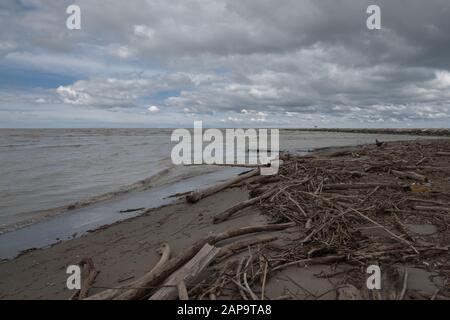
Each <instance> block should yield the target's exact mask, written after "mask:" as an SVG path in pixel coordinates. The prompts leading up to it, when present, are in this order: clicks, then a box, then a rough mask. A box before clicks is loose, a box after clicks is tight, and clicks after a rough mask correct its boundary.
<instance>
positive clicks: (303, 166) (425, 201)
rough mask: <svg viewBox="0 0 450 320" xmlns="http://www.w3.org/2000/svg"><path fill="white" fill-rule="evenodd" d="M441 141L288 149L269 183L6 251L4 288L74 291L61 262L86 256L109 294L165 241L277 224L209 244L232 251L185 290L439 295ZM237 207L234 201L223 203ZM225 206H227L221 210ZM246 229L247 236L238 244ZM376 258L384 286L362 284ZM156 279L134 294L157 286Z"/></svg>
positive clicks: (13, 294) (12, 292) (444, 262)
mask: <svg viewBox="0 0 450 320" xmlns="http://www.w3.org/2000/svg"><path fill="white" fill-rule="evenodd" d="M418 150H420V152H418ZM449 151H450V144H449V141H448V140H445V139H442V140H422V139H419V140H416V141H410V142H387V143H386V142H385V143H382V144H381V145H380V146H376V145H375V144H373V143H372V144H370V145H361V146H353V147H343V148H326V149H322V150H320V151H317V152H315V153H313V154H306V155H305V154H302V155H298V154H297V155H296V154H285V155H284V160H283V161H284V163H283V165H282V167H281V169H280V172H279V174H278V176H276V177H271V178H267V179H268V180H266V181H264V179H262V178H261V177H252V178H250V179H246V180H244V181H242V183H238V184H234V185H232V186H230V187H228V188H226V189H224V190H221V191H219V192H216V193H214V194H211V195H208V196H206V197H204V198H203V199H201V200H200V201H198V202H196V203H188V202H186V200H185V197H184V195H181V196H180V197H179V198H178V199H177V200H175V201H174V202H173V203H168V204H165V205H163V206H162V207H157V208H144V209H143V210H140V211H139V212H138V214H137V215H136V216H134V217H130V218H124V219H122V221H117V222H113V223H111V224H109V225H105V226H103V227H99V228H96V229H95V230H92V231H89V232H87V233H84V234H83V235H81V236H76V237H74V239H71V240H67V241H59V242H58V243H56V244H52V245H50V246H48V247H46V248H42V249H36V250H28V251H26V252H22V253H21V254H20V255H19V256H18V257H16V258H14V259H9V260H6V261H3V262H2V263H1V264H0V274H1V278H0V298H2V299H69V298H70V297H72V295H73V292H72V291H71V290H68V289H67V287H66V279H67V276H68V275H67V273H66V268H67V266H69V265H73V264H78V263H80V261H81V260H83V259H92V262H93V264H94V266H95V269H96V270H97V271H98V272H99V273H98V275H97V276H96V278H95V280H94V281H93V282H92V283H91V284H90V285H89V296H94V297H95V294H97V293H101V292H104V291H105V290H113V292H114V294H116V295H117V294H118V293H119V292H120V293H123V292H124V291H127V290H130V286H132V284H133V283H139V280H140V279H141V277H142V276H143V275H145V274H146V273H148V272H149V270H151V269H152V267H153V266H155V265H156V264H157V263H158V261H159V260H160V255H159V253H158V250H159V249H160V248H161V246H162V244H163V243H166V244H167V245H168V246H169V247H170V251H171V257H172V259H175V260H176V259H177V258H178V257H181V256H183V255H185V254H186V253H187V252H189V250H190V249H192V248H194V247H195V245H196V244H198V243H199V241H200V242H201V240H202V239H205V238H207V239H211V238H208V237H211V235H217V234H221V232H229V231H230V230H237V229H242V228H245V227H255V226H280V227H276V228H279V230H276V231H270V232H265V231H259V232H255V233H251V234H243V235H241V236H239V237H238V238H236V239H233V238H232V237H231V238H227V239H224V240H223V241H219V242H218V243H217V244H216V243H214V244H212V243H211V245H213V246H217V247H218V248H222V249H223V248H228V251H227V253H226V254H224V253H223V252H224V251H223V250H222V253H218V254H219V258H217V259H216V261H212V262H211V263H210V265H208V266H206V270H207V272H205V274H204V275H203V276H202V278H201V279H200V280H198V282H196V283H195V284H190V286H189V287H188V292H189V296H190V298H193V299H215V298H223V299H237V298H238V299H241V298H243V297H244V296H245V297H246V298H249V299H252V298H254V295H256V296H257V297H258V298H264V299H271V300H273V299H393V298H396V299H398V298H400V297H401V298H402V299H430V298H434V299H445V298H447V297H449V295H448V294H449V292H448V286H447V287H446V283H447V284H448V279H449V269H448V265H449V253H448V236H449V232H448V230H447V227H446V226H447V223H448V214H449V212H448V208H449V207H450V205H449V203H450V198H449V197H448V194H449V183H450V182H449V177H450V176H449V173H450V171H449V170H450V169H449V167H448V163H449V161H448V158H449V157H448V154H447V153H448V152H449ZM318 170H319V171H318ZM320 170H322V171H320ZM399 172H400V173H399ZM405 172H407V173H408V174H406V175H405ZM411 172H413V173H414V174H413V173H411ZM222 178H223V177H222ZM362 184H364V185H365V186H364V187H362ZM349 186H350V187H349ZM355 186H356V187H355ZM287 188H290V189H289V192H288V193H285V192H286V191H287ZM291 188H292V189H291ZM333 188H334V189H333ZM200 189H201V188H200ZM327 190H328V191H327ZM268 192H272V193H270V196H268V195H267V193H268ZM305 194H312V195H313V196H312V197H315V198H313V199H309V198H308V197H307V196H305ZM257 197H260V198H258V199H257V200H258V201H255V202H254V203H253V204H251V205H245V206H242V203H246V201H247V200H248V199H249V198H250V199H254V198H257ZM317 198H318V199H319V200H320V201H319V200H317ZM404 199H415V200H413V203H412V204H411V203H409V202H408V203H405V200H404ZM300 200H301V201H300ZM382 200H385V201H384V202H383V201H382ZM388 200H389V201H388ZM408 201H411V200H408ZM414 201H416V202H418V203H416V202H414ZM381 202H383V203H384V204H382V203H381ZM346 204H347V205H346ZM349 204H350V205H349ZM235 205H238V206H239V208H240V209H239V210H235V211H233V210H232V211H230V208H234V206H235ZM336 205H337V206H336ZM430 207H431V209H430ZM346 208H347V209H346ZM350 208H352V210H356V212H354V211H352V210H350ZM361 208H362V209H361ZM336 210H338V211H336ZM339 210H342V212H341V211H339ZM380 210H381V211H380ZM390 210H391V211H390ZM224 212H228V213H229V214H227V215H225V218H223V217H224ZM230 212H232V213H231V214H230ZM358 212H359V213H358ZM380 212H382V213H380ZM217 217H222V218H221V219H217ZM262 229H264V230H267V229H265V228H262ZM248 237H249V238H248ZM246 239H247V240H246ZM248 239H253V240H252V241H253V242H252V243H253V244H251V245H249V244H248V242H247V244H248V245H244V246H242V245H241V246H240V247H239V246H236V242H237V243H239V241H241V242H242V241H244V244H245V241H249V240H248ZM255 239H256V240H255ZM305 239H306V240H305ZM233 245H234V248H235V249H234V250H231V251H230V248H233ZM230 246H231V247H230ZM237 248H238V249H237ZM196 253H197V252H193V255H195V254H196ZM192 258H193V256H190V257H187V260H186V262H188V261H190V260H191V259H192ZM169 261H170V260H169ZM299 261H300V262H299ZM372 264H377V265H378V264H379V265H380V266H381V269H382V270H383V273H382V279H383V280H382V283H383V288H382V289H381V290H376V291H371V290H368V289H367V288H366V287H365V283H366V278H367V277H368V274H367V272H366V271H367V270H366V268H367V266H369V265H372ZM182 265H183V264H181V266H182ZM237 268H241V269H242V270H244V269H245V270H246V271H245V273H244V274H246V275H245V281H246V282H247V279H248V283H246V284H244V283H243V282H242V284H236V283H235V281H236V280H234V279H235V276H236V269H237ZM175 271H176V270H172V272H168V276H166V277H164V279H163V280H166V281H167V278H169V280H170V275H171V274H173V273H174V272H175ZM384 271H386V272H384ZM238 274H239V272H238ZM85 276H86V275H85ZM239 279H242V278H240V277H239ZM162 282H163V281H160V282H159V283H157V284H156V285H155V286H154V288H149V289H148V290H147V292H146V293H145V294H144V295H143V296H141V297H139V298H148V297H149V296H150V295H151V293H153V294H154V293H155V291H157V290H158V289H161V286H162ZM238 283H241V282H240V280H238ZM127 286H128V287H127ZM240 286H243V288H242V287H240ZM405 287H406V289H405V290H403V288H405ZM374 292H375V293H374Z"/></svg>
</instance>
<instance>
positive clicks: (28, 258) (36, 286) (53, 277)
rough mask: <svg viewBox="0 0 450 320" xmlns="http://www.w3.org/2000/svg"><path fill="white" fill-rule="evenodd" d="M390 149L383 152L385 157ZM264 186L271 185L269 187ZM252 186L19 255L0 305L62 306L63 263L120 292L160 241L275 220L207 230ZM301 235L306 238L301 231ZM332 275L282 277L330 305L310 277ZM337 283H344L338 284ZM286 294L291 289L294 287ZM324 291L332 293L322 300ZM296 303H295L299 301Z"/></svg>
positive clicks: (306, 272) (5, 268) (1, 284)
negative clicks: (85, 267)
mask: <svg viewBox="0 0 450 320" xmlns="http://www.w3.org/2000/svg"><path fill="white" fill-rule="evenodd" d="M419 141H420V140H419ZM422 141H423V140H422ZM441 142H442V143H447V141H446V140H436V141H432V140H428V142H427V143H429V144H430V145H432V144H438V143H441ZM404 143H405V142H390V143H388V147H387V148H393V150H395V147H396V146H400V145H402V144H404ZM412 143H414V142H412ZM366 147H367V146H351V147H330V148H325V149H321V150H318V151H317V152H315V153H314V154H313V155H308V157H305V159H306V158H309V157H311V158H327V159H340V158H341V157H342V156H344V157H345V156H349V157H350V159H349V160H351V157H352V153H354V152H358V150H363V149H365V148H366ZM389 150H390V149H388V152H390V151H389ZM269 185H271V184H270V183H269ZM251 186H252V184H251V181H249V182H248V183H244V184H242V185H241V186H237V187H236V186H235V187H231V188H227V189H225V190H222V191H220V192H217V193H215V194H213V195H211V196H209V197H206V198H204V199H202V200H201V201H199V202H197V203H195V204H188V203H185V202H184V201H183V200H182V199H179V200H177V201H176V203H173V204H168V205H165V206H163V207H158V208H153V209H149V210H147V211H146V212H145V213H144V214H141V215H139V216H137V217H132V218H128V219H126V220H122V221H117V222H114V223H112V224H110V225H107V226H101V227H99V228H96V229H95V230H92V231H89V232H88V233H86V234H84V235H82V236H81V237H79V238H76V239H72V240H67V241H63V242H60V243H57V244H54V245H52V246H50V247H46V248H42V249H37V250H33V251H28V252H23V253H21V254H20V255H19V256H17V257H16V258H14V259H12V260H7V261H2V262H1V263H0V273H1V274H2V275H3V276H2V279H1V280H0V292H1V294H0V298H2V299H11V298H25V299H30V298H33V299H36V298H37V299H67V298H69V297H70V295H71V292H70V291H69V290H67V289H66V288H65V279H66V276H67V275H66V274H65V268H66V267H67V265H69V264H77V263H78V262H79V260H81V259H83V258H85V257H91V258H93V260H94V263H95V266H96V268H97V269H98V270H99V271H100V274H99V276H98V277H97V279H96V281H95V284H94V286H93V287H92V288H91V294H95V293H96V292H100V291H102V290H104V289H106V288H113V287H117V286H122V285H124V284H126V283H127V282H129V281H133V280H135V279H137V278H139V277H140V276H141V275H143V274H144V273H145V272H146V271H148V269H149V266H152V265H155V264H156V263H157V261H158V255H157V253H156V251H157V249H158V248H159V246H160V244H161V242H164V241H167V242H169V244H170V246H171V249H172V250H173V251H174V253H173V254H174V255H177V254H181V253H182V252H183V251H184V250H185V249H186V248H188V247H189V246H190V245H192V244H193V243H195V241H197V240H199V239H201V238H202V237H205V236H206V235H208V234H210V233H211V232H214V233H217V232H223V231H226V230H229V229H230V228H236V227H241V226H247V225H255V224H266V223H271V222H272V221H271V220H273V219H271V218H270V217H269V216H268V215H267V214H264V210H262V209H261V208H260V207H259V206H250V207H247V208H245V209H243V210H242V212H239V214H238V215H237V217H233V218H232V219H230V220H226V221H224V222H222V223H219V224H213V223H211V221H212V219H213V217H214V216H216V215H217V214H218V213H220V212H223V211H225V210H226V209H228V208H229V207H230V206H232V205H235V204H237V203H240V202H241V201H245V200H246V199H247V198H248V197H249V195H250V196H251V195H252V194H254V192H255V186H253V187H251ZM249 187H250V188H249ZM264 187H265V186H264V185H261V186H260V188H264ZM256 189H258V187H256ZM419 229H420V228H419ZM300 231H301V232H304V231H305V230H300ZM419 231H423V230H422V229H421V230H419ZM434 232H436V231H434ZM297 233H298V230H297V229H296V228H293V229H292V228H291V229H288V230H285V231H276V232H271V233H269V235H272V236H276V237H277V238H278V239H277V240H275V241H274V242H273V245H274V246H281V247H283V246H286V245H288V244H289V243H291V242H292V241H293V240H294V239H296V238H297V237H298V235H297ZM384 236H385V235H384ZM338 268H343V269H342V270H346V269H347V268H348V266H347V265H346V264H343V265H339V266H338ZM332 269H333V268H332V264H328V263H325V264H321V265H318V266H310V267H309V268H307V269H302V270H303V272H302V273H300V274H299V273H298V268H297V267H296V268H294V269H289V270H288V271H286V272H283V274H282V275H281V276H280V277H281V278H283V277H285V276H287V277H288V278H289V277H290V278H292V277H294V278H296V277H299V279H297V278H296V281H301V282H302V285H303V284H304V283H303V282H305V283H306V284H305V285H307V286H308V288H309V290H315V292H317V295H319V296H320V294H321V293H325V294H324V295H323V296H321V297H320V298H325V299H334V298H335V292H334V291H330V290H331V289H332V288H333V286H331V287H330V284H329V283H328V281H324V279H317V278H316V277H315V274H317V273H319V272H322V271H323V270H326V272H328V273H330V272H332ZM416 269H417V268H416ZM416 269H415V268H413V269H412V270H411V271H410V276H411V278H412V279H413V280H414V279H415V280H414V281H416V282H417V283H411V288H413V287H414V285H416V287H417V286H420V287H421V288H422V287H423V288H427V290H425V291H427V292H429V291H430V290H428V289H430V288H436V286H435V284H434V282H433V281H431V282H430V281H429V280H428V277H429V276H430V274H429V270H426V269H427V268H425V270H422V269H420V268H419V269H418V270H416ZM277 278H278V277H277ZM338 278H339V279H340V280H342V279H341V278H340V277H338ZM336 281H337V280H336ZM288 282H291V281H288ZM286 286H287V284H286V283H285V281H284V282H283V281H282V280H277V281H275V282H270V283H269V284H268V287H267V295H268V296H270V298H272V299H274V298H277V297H278V296H282V295H283V294H282V293H283V290H284V289H285V288H286ZM289 287H292V283H291V284H290V285H289ZM294 287H295V285H294ZM291 289H292V288H291ZM434 290H435V289H434ZM327 291H330V292H329V293H326V292H327ZM432 293H433V292H431V294H432ZM294 296H295V297H296V298H299V297H300V295H294ZM366 298H367V297H366Z"/></svg>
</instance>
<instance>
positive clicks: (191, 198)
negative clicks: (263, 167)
mask: <svg viewBox="0 0 450 320" xmlns="http://www.w3.org/2000/svg"><path fill="white" fill-rule="evenodd" d="M259 173H260V170H259V168H257V169H254V170H251V171H249V172H247V173H244V174H241V175H239V176H237V177H234V178H232V179H229V180H226V181H224V182H221V183H218V184H216V185H214V186H211V187H208V188H205V189H202V190H197V191H193V192H191V193H189V194H188V195H187V196H186V201H187V202H189V203H195V202H198V201H199V200H201V199H203V198H206V197H208V196H210V195H212V194H214V193H217V192H219V191H222V190H224V189H226V188H228V187H229V186H231V185H233V184H236V183H239V182H241V181H243V180H246V179H248V178H251V177H254V176H256V175H258V174H259Z"/></svg>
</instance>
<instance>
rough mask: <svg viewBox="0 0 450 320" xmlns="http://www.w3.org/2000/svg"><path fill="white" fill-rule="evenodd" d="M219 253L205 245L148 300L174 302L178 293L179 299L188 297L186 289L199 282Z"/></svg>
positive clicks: (218, 249)
mask: <svg viewBox="0 0 450 320" xmlns="http://www.w3.org/2000/svg"><path fill="white" fill-rule="evenodd" d="M219 252H220V248H217V247H214V246H212V245H210V244H205V245H204V246H203V247H202V248H201V249H200V251H199V252H198V253H197V254H196V255H195V256H194V257H193V258H192V259H191V260H190V261H189V262H188V263H186V264H185V265H184V266H183V267H181V268H180V269H179V270H178V271H176V272H175V273H174V274H172V275H171V276H170V277H169V278H168V279H167V280H166V281H165V282H164V283H163V285H162V287H161V288H160V289H159V290H158V291H156V292H155V293H154V294H153V295H152V296H151V297H150V298H149V300H174V299H176V298H177V297H178V296H179V292H180V293H181V294H180V295H181V297H180V298H181V299H186V298H187V297H188V295H187V288H189V287H191V286H192V285H194V284H196V283H197V282H199V281H200V280H201V278H202V277H203V276H204V273H205V269H206V268H207V267H208V266H209V264H210V263H211V262H212V261H213V260H214V258H215V257H216V256H217V255H218V254H219ZM183 286H184V288H183Z"/></svg>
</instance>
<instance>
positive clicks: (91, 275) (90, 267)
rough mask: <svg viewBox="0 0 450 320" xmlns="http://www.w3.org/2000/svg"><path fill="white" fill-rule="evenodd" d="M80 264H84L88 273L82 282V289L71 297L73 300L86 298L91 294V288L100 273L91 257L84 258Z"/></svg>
mask: <svg viewBox="0 0 450 320" xmlns="http://www.w3.org/2000/svg"><path fill="white" fill-rule="evenodd" d="M79 265H80V266H83V271H84V273H85V274H86V275H87V276H86V278H85V279H84V281H83V283H82V284H81V289H80V290H77V291H76V292H75V293H74V295H73V296H72V297H71V300H79V299H84V298H86V297H87V296H88V294H89V289H90V287H91V285H92V283H94V281H95V278H96V277H97V275H98V274H99V271H97V270H96V269H95V266H94V261H92V259H91V258H84V259H82V260H81V262H80V263H79Z"/></svg>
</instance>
